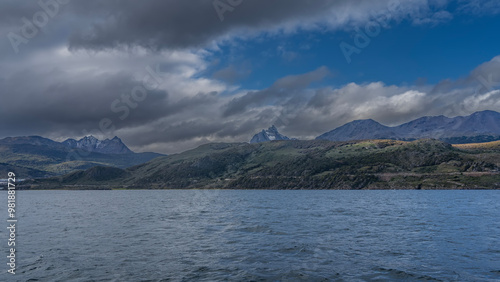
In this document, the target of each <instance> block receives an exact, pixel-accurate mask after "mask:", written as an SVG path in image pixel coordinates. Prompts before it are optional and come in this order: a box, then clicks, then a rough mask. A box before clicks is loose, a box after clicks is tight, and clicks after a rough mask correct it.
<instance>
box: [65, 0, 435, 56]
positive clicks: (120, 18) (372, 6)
mask: <svg viewBox="0 0 500 282" xmlns="http://www.w3.org/2000/svg"><path fill="white" fill-rule="evenodd" d="M101 3H102V2H99V4H100V5H96V4H95V1H78V3H77V4H75V6H76V8H74V9H73V11H74V12H75V13H77V12H76V11H78V13H80V14H82V13H84V14H97V15H105V16H106V20H102V18H98V19H96V20H91V21H90V22H88V23H87V25H88V26H89V28H86V29H83V28H82V29H79V30H77V31H75V32H73V33H72V35H71V36H70V38H69V44H70V46H71V48H74V49H78V48H88V49H106V48H110V49H113V48H117V47H122V48H130V47H134V46H141V47H144V48H148V49H151V50H162V49H178V48H202V47H206V46H207V45H209V44H211V43H212V42H214V41H216V42H220V41H224V40H226V39H228V38H230V37H247V36H250V37H252V36H256V35H258V34H260V33H263V32H264V33H275V32H285V33H290V32H294V31H296V30H297V29H306V30H307V29H321V28H323V27H325V26H326V27H327V28H328V29H339V28H344V26H345V25H346V24H353V23H363V22H366V21H368V20H369V19H370V17H371V16H372V15H376V14H382V13H391V18H395V19H398V18H402V17H406V16H408V15H409V16H410V17H412V14H413V13H418V16H419V17H420V16H422V13H423V12H422V10H428V9H429V8H428V5H429V4H428V1H427V0H410V1H394V0H370V1H369V0H359V1H348V0H318V1H311V2H308V3H307V5H304V2H303V1H301V0H275V1H272V2H269V1H265V0H252V1H243V2H242V3H241V4H240V5H237V6H235V7H232V8H231V9H230V11H227V12H225V13H224V21H222V22H221V20H220V18H219V16H218V13H217V11H216V9H215V8H214V2H213V1H206V0H191V1H160V0H144V1H134V0H122V1H116V2H107V3H104V4H101ZM395 6H397V7H395ZM391 7H395V8H394V10H392V11H388V9H389V10H390V9H391ZM437 15H438V16H437V17H439V18H443V16H444V13H440V14H437ZM243 34H245V35H243Z"/></svg>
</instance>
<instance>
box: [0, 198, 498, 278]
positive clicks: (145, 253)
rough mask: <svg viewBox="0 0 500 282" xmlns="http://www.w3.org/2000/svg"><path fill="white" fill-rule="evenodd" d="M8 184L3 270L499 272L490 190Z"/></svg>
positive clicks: (318, 274)
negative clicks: (10, 216) (14, 187)
mask: <svg viewBox="0 0 500 282" xmlns="http://www.w3.org/2000/svg"><path fill="white" fill-rule="evenodd" d="M17 196H18V217H19V222H18V230H17V232H18V234H17V243H18V244H17V246H16V247H17V260H18V269H17V274H16V275H15V276H13V275H11V274H7V273H2V274H0V280H1V281H366V280H372V281H373V280H375V281H376V280H379V281H386V280H395V281H396V280H398V281H399V280H405V281H419V280H422V281H457V280H458V281H499V280H500V220H499V215H500V192H499V191H219V190H216V191H202V190H197V191H20V192H18V195H17ZM0 197H3V198H4V199H5V200H1V201H0V212H2V213H4V214H5V215H6V214H7V211H6V193H4V192H2V193H0ZM4 211H5V212H4ZM3 225H5V226H7V223H6V222H4V223H3ZM0 231H1V233H0V236H1V238H0V240H1V241H0V246H2V248H3V253H2V254H3V255H4V256H3V257H4V259H3V261H4V262H5V263H2V264H1V265H3V266H0V267H3V268H4V270H5V271H6V270H7V266H6V262H7V259H6V258H5V257H6V256H7V255H8V253H7V246H6V245H7V243H6V242H7V233H6V228H0ZM4 242H5V243H4ZM2 271H3V270H2Z"/></svg>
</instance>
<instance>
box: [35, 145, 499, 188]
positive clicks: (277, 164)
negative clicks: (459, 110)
mask: <svg viewBox="0 0 500 282" xmlns="http://www.w3.org/2000/svg"><path fill="white" fill-rule="evenodd" d="M499 156H500V149H498V148H491V149H487V150H484V149H482V148H479V149H477V148H475V149H474V150H464V149H460V147H452V146H451V145H449V144H446V143H443V142H439V141H435V140H420V141H414V142H403V141H393V140H369V141H352V142H329V141H278V142H268V143H261V144H247V143H238V144H208V145H204V146H201V147H199V148H197V149H194V150H190V151H187V152H184V153H181V154H177V155H171V156H167V157H161V158H157V159H154V160H152V161H151V162H148V163H145V164H142V165H138V166H135V167H132V168H129V169H127V170H126V171H125V172H124V173H123V174H122V175H121V176H120V177H110V178H109V179H106V180H105V181H97V180H96V179H95V178H92V177H91V176H89V174H96V172H95V171H93V172H91V173H90V172H88V173H87V174H85V173H84V174H82V175H80V176H79V178H78V177H72V178H71V181H66V180H62V182H55V181H53V182H52V183H51V182H50V181H49V182H44V183H45V184H46V185H48V186H51V185H52V186H54V185H55V186H57V185H61V184H62V185H66V184H68V185H77V186H78V185H97V186H99V185H100V186H102V185H105V186H106V187H115V188H167V189H168V188H239V189H245V188H258V189H456V188H461V189H468V188H490V189H497V188H500V174H499V167H500V158H499ZM114 175H119V173H117V172H116V171H115V172H114ZM48 186H47V187H48ZM72 187H73V186H72Z"/></svg>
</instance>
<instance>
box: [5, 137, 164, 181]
mask: <svg viewBox="0 0 500 282" xmlns="http://www.w3.org/2000/svg"><path fill="white" fill-rule="evenodd" d="M159 156H163V155H162V154H157V153H134V152H132V151H131V150H130V149H129V148H128V147H127V146H126V145H125V144H124V143H123V142H122V140H121V139H120V138H118V137H115V138H113V139H111V140H109V139H105V140H99V139H97V138H95V137H93V136H87V137H84V138H82V139H80V140H74V139H68V140H66V141H64V142H56V141H53V140H51V139H48V138H43V137H40V136H24V137H7V138H4V139H1V140H0V173H1V174H2V175H7V174H6V173H7V172H9V171H13V172H16V174H18V175H22V178H41V177H50V176H55V175H62V174H66V173H70V172H73V171H76V170H80V169H87V168H90V167H94V166H111V167H118V168H127V167H130V166H134V165H138V164H141V163H145V162H147V161H150V160H152V159H154V158H156V157H159Z"/></svg>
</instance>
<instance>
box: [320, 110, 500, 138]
mask: <svg viewBox="0 0 500 282" xmlns="http://www.w3.org/2000/svg"><path fill="white" fill-rule="evenodd" d="M424 138H433V139H438V140H441V141H445V142H448V143H451V144H461V143H466V142H467V143H476V142H487V141H495V140H500V113H498V112H495V111H489V110H487V111H481V112H475V113H473V114H471V115H469V116H457V117H453V118H449V117H446V116H444V115H439V116H425V117H421V118H417V119H415V120H412V121H409V122H407V123H403V124H401V125H398V126H386V125H382V124H380V123H378V122H377V121H374V120H372V119H368V120H355V121H352V122H349V123H346V124H344V125H342V126H340V127H337V128H336V129H334V130H331V131H328V132H326V133H323V134H321V135H320V136H318V137H316V139H317V140H329V141H350V140H362V139H392V140H407V141H411V140H418V139H424Z"/></svg>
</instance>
